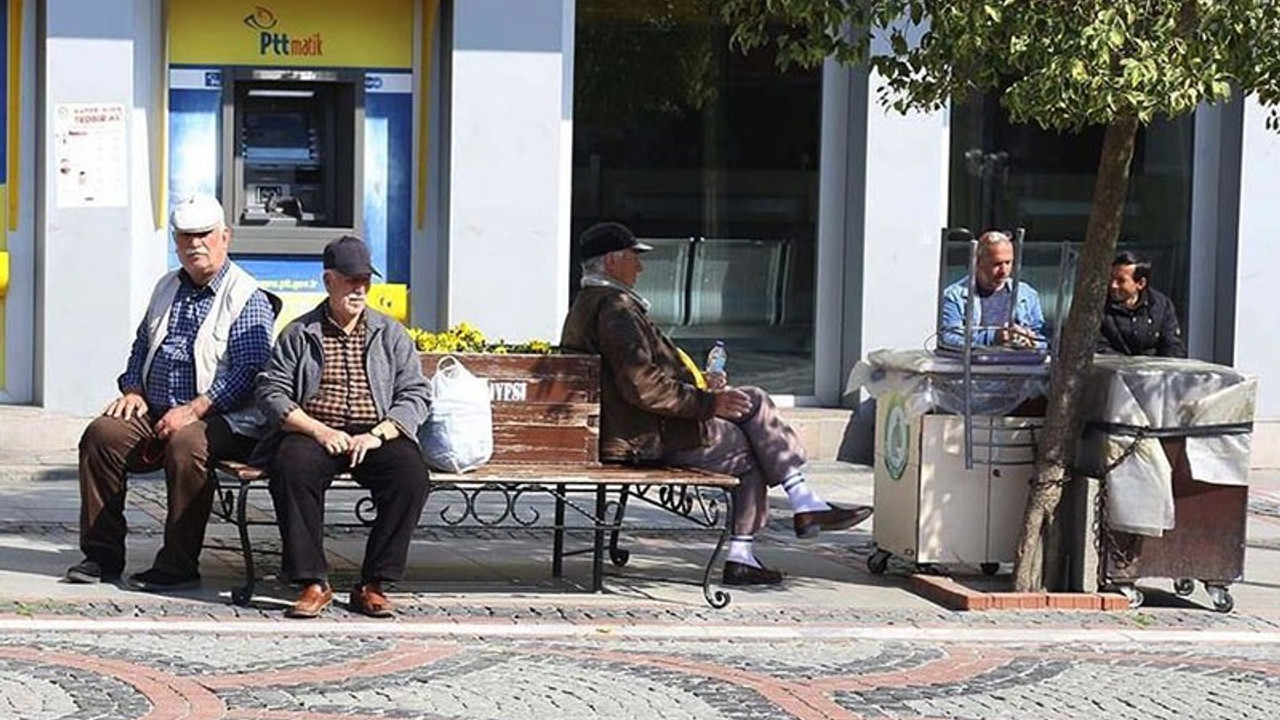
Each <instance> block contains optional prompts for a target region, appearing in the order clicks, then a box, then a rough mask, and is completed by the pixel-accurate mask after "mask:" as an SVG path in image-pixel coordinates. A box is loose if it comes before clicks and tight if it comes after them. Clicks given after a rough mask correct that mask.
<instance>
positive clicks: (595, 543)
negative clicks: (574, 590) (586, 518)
mask: <svg viewBox="0 0 1280 720" xmlns="http://www.w3.org/2000/svg"><path fill="white" fill-rule="evenodd" d="M607 499H608V492H607V489H606V488H605V486H604V485H600V486H598V487H597V488H596V513H595V515H596V516H595V526H596V527H595V532H594V533H593V535H594V536H595V537H594V538H593V540H592V543H591V592H595V593H598V592H600V591H601V590H603V589H604V533H605V527H606V526H607V524H608V520H607V519H606V518H605V514H606V513H607V512H608V503H607V502H606V500H607Z"/></svg>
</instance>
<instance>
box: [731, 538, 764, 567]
mask: <svg viewBox="0 0 1280 720" xmlns="http://www.w3.org/2000/svg"><path fill="white" fill-rule="evenodd" d="M753 540H755V536H754V535H730V536H729V555H728V556H727V557H725V560H732V561H733V562H736V563H742V564H743V565H750V566H751V567H760V561H759V560H757V559H756V554H755V551H753V550H752V549H751V544H752V541H753Z"/></svg>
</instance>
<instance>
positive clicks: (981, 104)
mask: <svg viewBox="0 0 1280 720" xmlns="http://www.w3.org/2000/svg"><path fill="white" fill-rule="evenodd" d="M951 119H952V124H951V128H952V129H951V198H950V218H949V222H950V224H951V225H952V226H965V227H969V228H972V229H974V230H975V231H980V230H982V229H986V228H992V227H997V228H1012V227H1019V226H1021V227H1025V228H1026V230H1027V235H1026V243H1027V253H1026V260H1025V262H1024V266H1023V275H1024V277H1027V278H1028V279H1030V280H1031V282H1033V283H1035V282H1036V280H1037V279H1044V280H1048V279H1049V278H1050V277H1056V276H1057V275H1058V265H1059V262H1060V258H1061V253H1060V252H1059V248H1060V247H1061V245H1062V243H1067V242H1071V243H1082V242H1083V241H1084V235H1085V228H1086V225H1087V224H1088V221H1089V207H1090V204H1091V202H1092V199H1093V185H1094V178H1095V177H1096V175H1097V171H1098V156H1099V153H1100V152H1101V149H1102V134H1103V128H1101V127H1090V128H1086V129H1084V130H1083V131H1081V132H1079V133H1056V132H1050V131H1047V130H1042V129H1040V128H1039V127H1036V126H1034V125H1016V124H1013V123H1012V122H1010V120H1009V113H1008V111H1006V110H1005V109H1004V108H1002V107H1000V105H999V102H998V100H997V99H996V96H995V95H986V96H982V97H977V98H973V99H971V100H969V101H968V102H964V103H957V104H955V105H954V106H953V108H952V111H951ZM1193 127H1194V125H1193V120H1192V118H1191V117H1189V116H1188V117H1183V118H1180V119H1178V120H1177V121H1174V122H1170V121H1156V122H1153V123H1152V124H1151V125H1150V126H1147V127H1144V128H1140V129H1139V131H1138V137H1137V144H1136V147H1135V150H1134V157H1133V165H1132V167H1131V170H1130V185H1129V194H1128V199H1127V202H1126V204H1125V212H1124V222H1123V224H1122V226H1121V229H1120V249H1129V250H1136V251H1138V252H1140V253H1142V254H1143V255H1145V256H1146V257H1147V258H1148V259H1149V260H1151V263H1152V279H1151V284H1152V286H1153V287H1155V288H1156V289H1158V290H1160V291H1161V292H1163V293H1165V294H1166V295H1168V296H1169V297H1170V298H1171V299H1172V300H1173V302H1174V305H1175V307H1177V308H1178V315H1179V318H1180V319H1181V320H1183V321H1184V323H1185V321H1186V319H1187V312H1186V310H1187V282H1188V274H1187V273H1188V257H1189V247H1190V237H1191V162H1192V153H1193V143H1192V140H1193ZM1068 282H1069V281H1068ZM1036 287H1037V288H1040V284H1038V283H1037V284H1036ZM1042 292H1043V291H1042ZM1056 306H1057V303H1056V302H1053V303H1048V302H1047V303H1045V308H1044V309H1045V315H1046V320H1048V321H1049V322H1050V323H1051V324H1056V323H1057V318H1056V317H1050V315H1051V314H1056V313H1055V308H1056ZM1064 310H1065V307H1064ZM1184 329H1185V324H1184Z"/></svg>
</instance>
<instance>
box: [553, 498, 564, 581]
mask: <svg viewBox="0 0 1280 720" xmlns="http://www.w3.org/2000/svg"><path fill="white" fill-rule="evenodd" d="M564 493H565V487H564V485H556V512H555V525H556V526H555V529H554V530H552V531H551V533H552V537H551V577H553V578H560V577H562V576H564Z"/></svg>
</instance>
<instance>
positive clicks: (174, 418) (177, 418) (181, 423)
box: [154, 404, 200, 440]
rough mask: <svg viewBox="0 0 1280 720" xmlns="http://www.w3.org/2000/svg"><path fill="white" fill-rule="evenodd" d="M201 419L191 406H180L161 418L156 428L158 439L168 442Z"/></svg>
mask: <svg viewBox="0 0 1280 720" xmlns="http://www.w3.org/2000/svg"><path fill="white" fill-rule="evenodd" d="M199 419H200V414H199V413H197V412H196V411H195V409H194V408H192V407H191V405H190V404H187V405H179V406H178V407H176V408H172V409H170V410H169V412H167V413H165V414H164V417H162V418H160V422H158V423H156V426H155V428H154V429H155V431H156V437H158V438H160V439H161V440H168V439H169V438H171V437H173V434H174V433H176V432H178V431H179V430H181V429H182V428H184V427H186V426H188V425H190V424H191V423H193V422H196V421H198V420H199Z"/></svg>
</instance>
